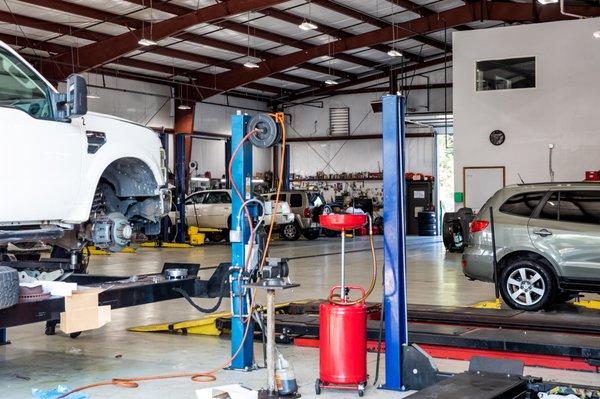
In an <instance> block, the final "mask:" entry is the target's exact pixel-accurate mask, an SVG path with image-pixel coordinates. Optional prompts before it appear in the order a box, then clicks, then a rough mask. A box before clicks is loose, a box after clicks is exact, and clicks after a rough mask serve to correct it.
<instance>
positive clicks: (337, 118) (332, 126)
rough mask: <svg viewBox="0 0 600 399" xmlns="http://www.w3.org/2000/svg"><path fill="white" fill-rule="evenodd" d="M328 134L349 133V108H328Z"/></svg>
mask: <svg viewBox="0 0 600 399" xmlns="http://www.w3.org/2000/svg"><path fill="white" fill-rule="evenodd" d="M329 134H330V135H332V136H348V135H349V134H350V108H329Z"/></svg>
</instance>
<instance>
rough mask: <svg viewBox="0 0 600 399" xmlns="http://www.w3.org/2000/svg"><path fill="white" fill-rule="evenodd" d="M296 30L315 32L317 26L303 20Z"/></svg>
mask: <svg viewBox="0 0 600 399" xmlns="http://www.w3.org/2000/svg"><path fill="white" fill-rule="evenodd" d="M298 28H300V29H302V30H315V29H317V28H318V26H317V25H315V24H313V23H312V22H310V21H307V20H304V21H302V23H301V24H300V25H298Z"/></svg>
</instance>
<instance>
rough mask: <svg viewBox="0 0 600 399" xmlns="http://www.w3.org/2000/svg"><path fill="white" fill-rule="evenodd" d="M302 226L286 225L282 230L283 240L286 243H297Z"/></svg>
mask: <svg viewBox="0 0 600 399" xmlns="http://www.w3.org/2000/svg"><path fill="white" fill-rule="evenodd" d="M300 234H301V231H300V226H298V224H297V223H290V224H286V225H285V226H283V227H282V228H281V238H283V239H284V240H286V241H296V240H297V239H299V238H300Z"/></svg>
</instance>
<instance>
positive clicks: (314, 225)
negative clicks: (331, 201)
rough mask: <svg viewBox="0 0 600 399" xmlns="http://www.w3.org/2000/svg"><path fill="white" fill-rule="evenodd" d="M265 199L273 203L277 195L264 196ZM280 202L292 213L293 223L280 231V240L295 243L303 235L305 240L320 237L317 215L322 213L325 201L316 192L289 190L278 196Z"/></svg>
mask: <svg viewBox="0 0 600 399" xmlns="http://www.w3.org/2000/svg"><path fill="white" fill-rule="evenodd" d="M266 197H267V199H269V200H271V201H275V199H276V197H277V194H275V193H270V194H266ZM279 200H280V201H282V202H283V201H287V202H288V203H289V204H290V208H291V210H292V213H294V215H295V218H294V223H289V224H286V225H285V226H282V227H281V229H280V235H281V238H283V239H284V240H286V241H295V240H297V239H299V238H300V235H303V236H304V237H305V238H306V239H307V240H316V239H317V238H319V236H320V235H321V226H320V225H319V215H320V214H321V213H323V206H324V205H325V199H324V198H323V196H322V195H321V193H319V192H318V191H306V190H289V191H282V192H281V193H280V194H279Z"/></svg>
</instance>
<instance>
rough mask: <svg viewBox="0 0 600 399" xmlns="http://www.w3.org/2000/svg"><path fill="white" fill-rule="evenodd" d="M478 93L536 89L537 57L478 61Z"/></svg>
mask: <svg viewBox="0 0 600 399" xmlns="http://www.w3.org/2000/svg"><path fill="white" fill-rule="evenodd" d="M476 87H477V91H489V90H510V89H525V88H531V87H535V57H522V58H507V59H502V60H487V61H477V70H476Z"/></svg>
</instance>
